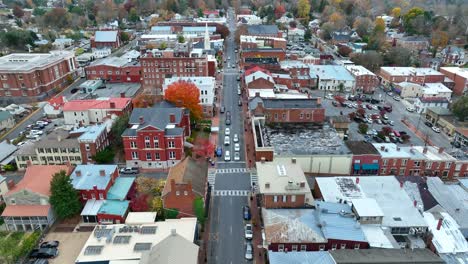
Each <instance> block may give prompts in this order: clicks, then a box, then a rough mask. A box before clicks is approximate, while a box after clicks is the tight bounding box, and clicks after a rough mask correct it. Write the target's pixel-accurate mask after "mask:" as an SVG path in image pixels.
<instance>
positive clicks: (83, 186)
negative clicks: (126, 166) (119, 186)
mask: <svg viewBox="0 0 468 264" xmlns="http://www.w3.org/2000/svg"><path fill="white" fill-rule="evenodd" d="M117 177H119V170H118V167H117V165H78V166H76V168H75V170H74V171H73V173H72V174H71V175H70V178H71V180H72V185H73V188H75V190H77V191H78V192H79V193H80V194H79V196H80V201H81V202H82V203H83V204H85V203H86V202H87V201H88V200H105V199H107V192H108V191H109V189H110V188H111V187H112V185H114V182H115V179H117Z"/></svg>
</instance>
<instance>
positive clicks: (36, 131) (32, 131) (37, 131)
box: [29, 129, 44, 135]
mask: <svg viewBox="0 0 468 264" xmlns="http://www.w3.org/2000/svg"><path fill="white" fill-rule="evenodd" d="M29 134H30V135H42V134H44V132H43V131H41V130H37V129H32V130H31V131H29Z"/></svg>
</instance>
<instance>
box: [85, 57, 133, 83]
mask: <svg viewBox="0 0 468 264" xmlns="http://www.w3.org/2000/svg"><path fill="white" fill-rule="evenodd" d="M84 70H85V72H86V78H87V79H88V80H106V82H109V83H122V82H123V83H126V82H128V83H140V82H141V65H140V63H139V62H138V61H133V60H132V59H129V58H124V57H107V58H104V59H101V60H95V61H93V62H91V63H90V65H89V66H86V68H85V69H84Z"/></svg>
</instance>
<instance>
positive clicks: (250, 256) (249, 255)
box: [245, 243, 253, 260]
mask: <svg viewBox="0 0 468 264" xmlns="http://www.w3.org/2000/svg"><path fill="white" fill-rule="evenodd" d="M245 258H246V259H248V260H252V259H253V247H252V244H251V243H247V244H246V245H245Z"/></svg>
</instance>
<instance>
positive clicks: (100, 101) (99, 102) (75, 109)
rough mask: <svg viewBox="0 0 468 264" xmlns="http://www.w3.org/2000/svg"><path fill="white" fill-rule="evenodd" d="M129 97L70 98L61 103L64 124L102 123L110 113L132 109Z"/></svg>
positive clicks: (124, 112)
mask: <svg viewBox="0 0 468 264" xmlns="http://www.w3.org/2000/svg"><path fill="white" fill-rule="evenodd" d="M131 101H132V99H131V98H122V97H120V98H109V97H102V98H97V99H85V100H71V101H68V102H65V104H64V105H63V117H64V120H65V124H67V125H75V126H87V125H90V124H96V123H102V122H104V121H105V119H106V118H110V117H111V116H112V115H116V116H122V115H124V114H126V113H129V112H130V111H131V110H132V103H131Z"/></svg>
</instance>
